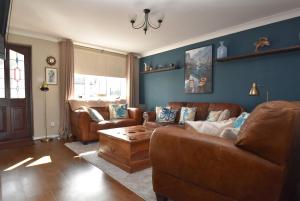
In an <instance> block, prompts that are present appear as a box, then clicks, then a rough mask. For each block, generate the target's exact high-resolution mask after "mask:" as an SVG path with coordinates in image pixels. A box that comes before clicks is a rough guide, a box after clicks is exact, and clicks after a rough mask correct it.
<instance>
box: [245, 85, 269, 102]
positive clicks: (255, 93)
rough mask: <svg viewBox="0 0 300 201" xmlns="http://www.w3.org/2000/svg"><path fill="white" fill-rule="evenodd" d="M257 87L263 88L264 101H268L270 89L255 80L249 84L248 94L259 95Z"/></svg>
mask: <svg viewBox="0 0 300 201" xmlns="http://www.w3.org/2000/svg"><path fill="white" fill-rule="evenodd" d="M258 87H262V88H265V90H266V101H267V102H269V100H270V91H269V90H268V89H267V87H266V86H265V85H262V84H260V85H258V84H256V83H255V82H253V83H252V86H251V89H250V91H249V96H259V95H260V92H259V89H258Z"/></svg>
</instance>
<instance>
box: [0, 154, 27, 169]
mask: <svg viewBox="0 0 300 201" xmlns="http://www.w3.org/2000/svg"><path fill="white" fill-rule="evenodd" d="M32 159H33V158H31V157H30V158H26V159H25V160H23V161H20V162H19V163H16V164H15V165H12V166H10V167H9V168H7V169H5V170H3V171H4V172H7V171H10V170H13V169H15V168H17V167H19V166H21V165H23V164H25V163H27V162H28V161H31V160H32Z"/></svg>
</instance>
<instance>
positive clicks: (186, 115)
mask: <svg viewBox="0 0 300 201" xmlns="http://www.w3.org/2000/svg"><path fill="white" fill-rule="evenodd" d="M195 115H196V108H195V107H182V108H181V111H180V119H179V124H184V123H185V122H186V121H194V120H195Z"/></svg>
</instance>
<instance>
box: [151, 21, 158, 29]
mask: <svg viewBox="0 0 300 201" xmlns="http://www.w3.org/2000/svg"><path fill="white" fill-rule="evenodd" d="M148 24H149V26H150V27H151V28H152V29H158V28H159V27H160V26H161V23H159V24H158V25H157V26H154V25H152V24H151V23H150V22H149V23H148Z"/></svg>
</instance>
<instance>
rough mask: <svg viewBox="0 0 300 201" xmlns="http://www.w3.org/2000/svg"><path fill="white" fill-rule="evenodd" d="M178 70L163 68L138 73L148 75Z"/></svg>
mask: <svg viewBox="0 0 300 201" xmlns="http://www.w3.org/2000/svg"><path fill="white" fill-rule="evenodd" d="M177 69H180V68H175V67H163V68H156V69H153V70H148V71H144V72H140V73H141V74H148V73H156V72H163V71H171V70H177Z"/></svg>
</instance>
